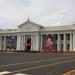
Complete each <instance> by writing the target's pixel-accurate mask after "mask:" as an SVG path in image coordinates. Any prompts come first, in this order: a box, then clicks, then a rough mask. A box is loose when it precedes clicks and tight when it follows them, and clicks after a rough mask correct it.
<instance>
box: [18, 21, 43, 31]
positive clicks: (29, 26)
mask: <svg viewBox="0 0 75 75" xmlns="http://www.w3.org/2000/svg"><path fill="white" fill-rule="evenodd" d="M18 27H19V29H21V30H25V31H38V30H39V29H40V28H43V26H41V25H39V24H36V23H34V22H31V21H30V20H27V21H26V22H24V23H22V24H21V25H19V26H18Z"/></svg>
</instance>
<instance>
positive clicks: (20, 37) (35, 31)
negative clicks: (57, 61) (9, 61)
mask: <svg viewBox="0 0 75 75" xmlns="http://www.w3.org/2000/svg"><path fill="white" fill-rule="evenodd" d="M47 36H49V37H51V38H52V40H53V42H54V48H55V49H58V50H59V51H60V50H64V51H67V50H69V51H75V25H67V26H50V27H43V26H41V25H39V24H36V23H34V22H32V21H30V20H29V19H28V20H27V21H26V22H24V23H22V24H21V25H19V26H18V28H17V29H0V50H6V49H12V48H14V49H15V50H16V51H18V50H21V51H27V50H29V51H41V50H43V49H44V47H45V41H46V37H47Z"/></svg>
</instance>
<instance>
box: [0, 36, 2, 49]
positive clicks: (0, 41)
mask: <svg viewBox="0 0 75 75" xmlns="http://www.w3.org/2000/svg"><path fill="white" fill-rule="evenodd" d="M1 46H2V36H0V50H1Z"/></svg>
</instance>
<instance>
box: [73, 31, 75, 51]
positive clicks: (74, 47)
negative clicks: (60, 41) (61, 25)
mask: <svg viewBox="0 0 75 75" xmlns="http://www.w3.org/2000/svg"><path fill="white" fill-rule="evenodd" d="M73 51H75V32H73Z"/></svg>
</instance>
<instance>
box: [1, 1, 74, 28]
mask: <svg viewBox="0 0 75 75" xmlns="http://www.w3.org/2000/svg"><path fill="white" fill-rule="evenodd" d="M74 9H75V1H74V0H0V28H12V27H13V28H14V27H16V26H17V25H19V24H20V23H22V22H24V21H25V20H26V18H27V17H28V16H30V18H31V20H32V21H35V22H37V23H39V24H42V25H44V26H49V25H59V24H60V25H63V24H71V23H72V22H75V10H74ZM2 25H3V26H2ZM8 26H9V27H8Z"/></svg>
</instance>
